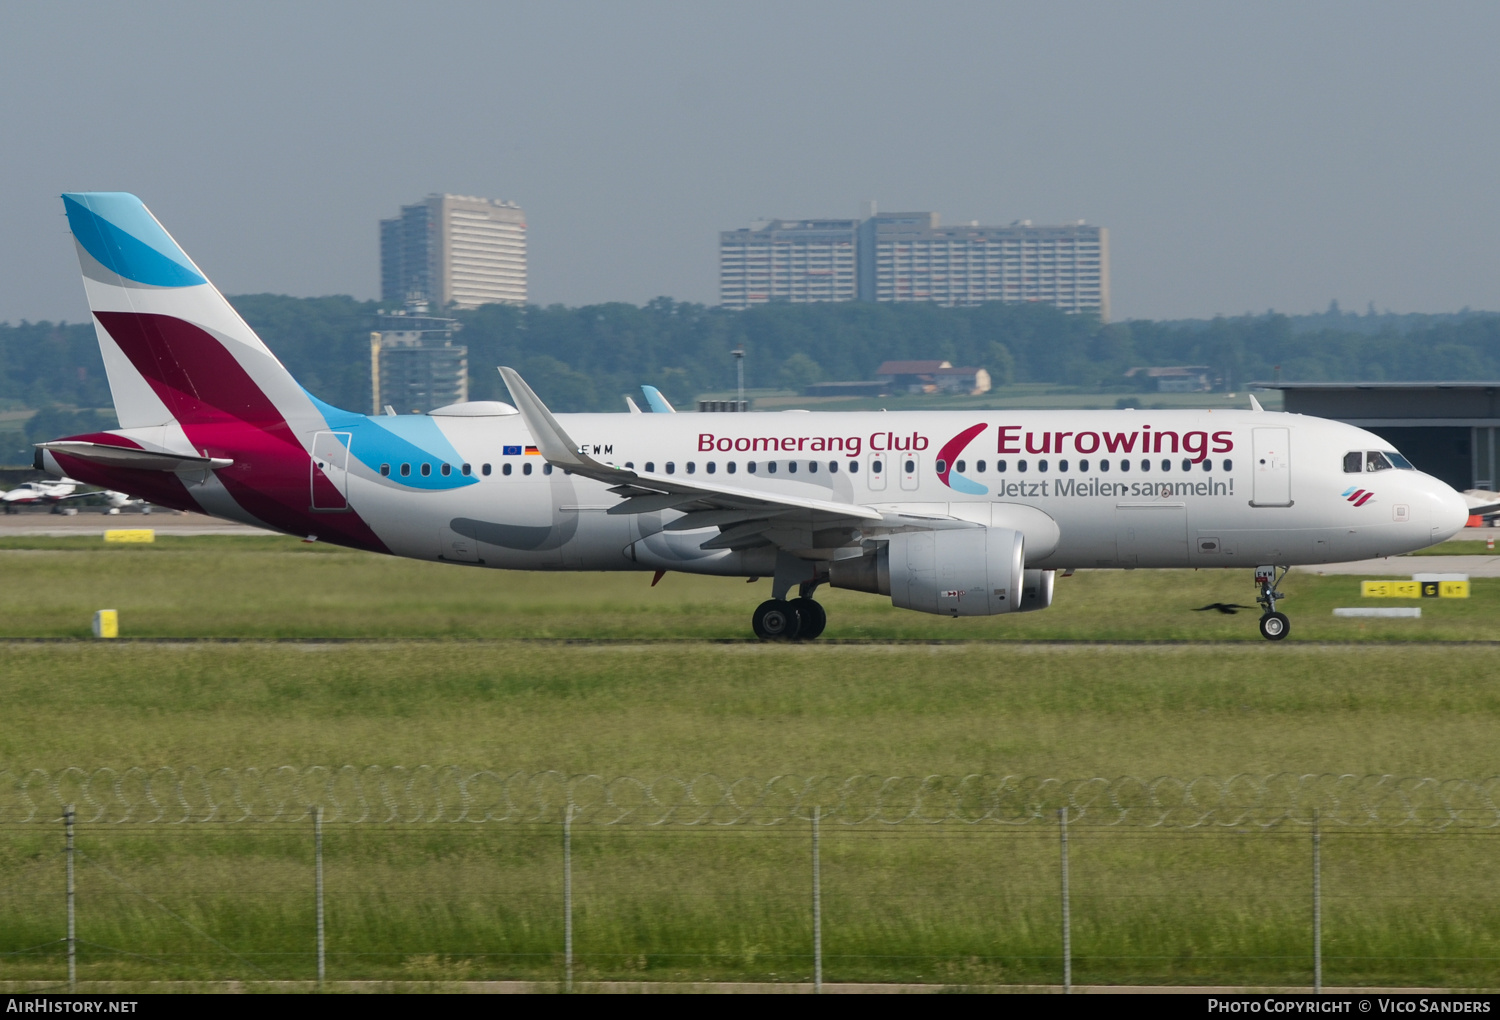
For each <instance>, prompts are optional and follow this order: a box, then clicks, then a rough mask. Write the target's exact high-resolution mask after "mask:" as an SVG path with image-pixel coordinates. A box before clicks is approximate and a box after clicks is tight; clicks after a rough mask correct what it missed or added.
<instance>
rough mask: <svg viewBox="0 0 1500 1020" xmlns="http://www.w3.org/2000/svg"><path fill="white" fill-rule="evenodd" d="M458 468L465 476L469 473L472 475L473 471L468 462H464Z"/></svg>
mask: <svg viewBox="0 0 1500 1020" xmlns="http://www.w3.org/2000/svg"><path fill="white" fill-rule="evenodd" d="M459 470H460V471H462V472H463V473H464V476H465V477H468V476H469V475H472V474H473V473H474V468H473V465H470V464H465V465H464V466H463V467H461V468H459Z"/></svg>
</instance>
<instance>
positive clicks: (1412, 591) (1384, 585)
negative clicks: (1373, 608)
mask: <svg viewBox="0 0 1500 1020" xmlns="http://www.w3.org/2000/svg"><path fill="white" fill-rule="evenodd" d="M1359 593H1360V595H1361V596H1363V597H1364V598H1367V599H1419V598H1421V597H1422V585H1421V584H1420V583H1419V582H1417V581H1361V582H1359Z"/></svg>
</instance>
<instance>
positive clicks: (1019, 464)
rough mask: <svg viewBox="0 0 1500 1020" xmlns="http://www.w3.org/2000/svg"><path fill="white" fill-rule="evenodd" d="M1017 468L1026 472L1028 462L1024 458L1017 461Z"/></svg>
mask: <svg viewBox="0 0 1500 1020" xmlns="http://www.w3.org/2000/svg"><path fill="white" fill-rule="evenodd" d="M1016 470H1017V471H1020V472H1022V473H1023V474H1024V473H1025V471H1026V462H1025V461H1024V460H1018V461H1016Z"/></svg>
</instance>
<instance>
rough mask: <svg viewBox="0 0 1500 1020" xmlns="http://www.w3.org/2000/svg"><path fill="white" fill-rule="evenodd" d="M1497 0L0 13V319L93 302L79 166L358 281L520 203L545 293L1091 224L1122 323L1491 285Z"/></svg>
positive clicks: (216, 257) (227, 265) (304, 263)
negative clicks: (893, 232)
mask: <svg viewBox="0 0 1500 1020" xmlns="http://www.w3.org/2000/svg"><path fill="white" fill-rule="evenodd" d="M1497 39H1500V5H1497V4H1494V3H1471V4H1463V3H1422V4H1412V3H1390V2H1377V0H1360V2H1353V3H1336V2H1328V0H1321V2H1318V3H1306V2H1303V0H1298V2H1292V3H1270V2H1256V3H1241V4H1224V3H1216V4H1204V3H1199V2H1195V3H1144V2H1134V3H1125V2H1108V3H1068V2H1059V0H1049V2H1045V3H1019V4H1007V3H998V2H988V3H975V4H964V3H935V2H932V0H924V2H922V3H889V2H876V0H867V2H861V3H839V2H816V0H799V2H789V3H782V2H756V3H745V2H741V3H710V2H705V0H697V2H692V3H628V2H624V0H614V2H609V3H584V2H573V3H565V2H550V3H519V4H503V3H497V2H486V3H474V4H465V3H442V2H424V3H420V4H417V3H411V4H397V3H381V2H373V0H359V2H323V3H317V2H307V0H300V2H296V3H276V2H267V0H256V2H255V3H242V4H218V3H203V2H201V0H194V2H190V3H180V4H179V3H131V4H106V3H88V4H85V3H69V2H56V0H53V2H48V3H41V2H35V3H33V2H25V0H12V2H9V3H5V4H4V5H0V96H3V97H4V98H3V101H0V183H3V185H4V189H5V200H4V202H3V203H0V281H3V282H0V321H5V320H10V321H16V320H18V319H21V318H29V319H41V318H47V319H58V318H65V319H68V320H71V321H78V320H80V319H84V318H86V317H87V306H86V305H85V303H84V299H83V288H82V285H81V283H80V281H79V278H78V268H77V263H76V261H75V259H74V255H73V248H72V244H71V242H70V240H69V239H68V236H67V227H66V221H65V219H64V218H63V213H62V203H61V202H60V201H59V200H58V198H57V196H58V194H59V193H60V192H62V191H65V190H110V191H116V190H119V191H133V192H135V193H136V194H138V195H140V196H141V197H142V198H143V199H144V200H145V202H146V204H147V205H149V206H150V207H151V209H152V211H153V212H155V213H156V215H157V216H158V218H160V219H161V220H162V221H163V223H164V224H165V225H166V227H167V229H168V230H170V231H171V232H172V233H173V234H174V235H175V236H176V237H177V239H178V241H179V242H181V243H182V245H183V246H184V247H185V248H186V249H187V251H188V253H189V254H191V255H192V256H193V258H194V259H195V260H196V261H197V262H198V263H199V265H200V266H202V267H203V269H204V270H205V271H206V272H207V273H208V274H209V276H210V277H211V278H212V279H213V280H214V282H215V283H217V284H218V285H219V287H220V288H221V289H222V290H224V291H226V292H227V293H250V292H260V291H274V292H281V293H287V294H297V295H317V294H334V293H339V294H353V295H355V296H357V297H361V298H365V297H374V296H377V290H378V272H377V269H378V266H377V263H378V243H377V228H376V221H377V220H379V219H380V218H381V217H383V216H392V215H394V214H395V213H396V211H397V207H398V206H399V205H400V204H402V203H404V202H413V201H416V200H418V199H419V198H421V197H422V196H424V195H426V194H427V193H429V192H433V191H451V192H458V193H465V194H476V195H483V196H486V197H491V198H505V199H513V200H515V201H517V202H519V203H520V204H521V206H522V207H523V208H524V209H525V210H526V213H527V221H528V226H529V233H530V245H531V294H532V298H533V300H535V301H537V302H540V303H543V304H547V303H552V302H563V303H567V304H584V303H591V302H598V301H632V302H642V301H645V300H648V299H650V298H652V297H654V296H656V295H661V294H665V295H669V296H672V297H676V298H679V299H684V300H692V301H703V302H710V303H711V302H714V301H716V300H717V295H716V286H715V279H716V273H715V259H716V252H717V248H716V245H717V231H719V230H723V229H731V228H735V227H741V226H746V225H748V223H749V221H750V220H752V219H756V218H760V217H772V216H783V217H796V216H854V215H856V214H857V212H858V209H859V203H860V201H861V200H865V199H875V200H877V201H878V202H879V204H880V208H881V209H884V210H888V211H896V210H903V209H923V210H925V209H931V210H936V211H938V212H940V213H941V214H942V215H943V217H944V222H953V221H967V220H973V219H977V220H980V221H981V222H984V223H1008V222H1010V221H1011V220H1014V219H1019V218H1027V219H1031V220H1034V221H1036V222H1039V223H1045V222H1057V221H1065V220H1075V219H1086V220H1088V221H1089V222H1090V223H1099V224H1103V225H1104V226H1106V227H1108V228H1109V230H1110V239H1111V250H1112V256H1113V289H1112V292H1113V300H1114V310H1115V315H1116V317H1117V318H1126V317H1150V318H1178V317H1186V316H1206V315H1213V314H1215V313H1225V314H1238V313H1242V312H1244V311H1247V310H1255V311H1263V310H1265V309H1266V308H1271V307H1274V308H1276V309H1279V310H1288V311H1297V312H1305V311H1314V310H1321V309H1322V308H1324V307H1326V306H1327V304H1328V301H1329V300H1330V299H1331V298H1337V299H1338V300H1339V301H1340V302H1341V303H1342V304H1343V305H1344V306H1345V307H1346V308H1358V309H1363V308H1364V307H1365V305H1366V303H1367V302H1368V301H1372V300H1373V301H1374V302H1375V303H1376V305H1377V306H1378V307H1380V308H1382V309H1384V308H1387V307H1388V308H1390V309H1393V310H1396V311H1444V310H1454V309H1457V308H1460V307H1462V306H1465V305H1468V306H1472V307H1475V308H1491V309H1500V260H1497V257H1496V251H1495V248H1496V239H1497V238H1500V200H1497V193H1500V175H1497V173H1496V168H1497V167H1500V59H1497V57H1496V53H1495V45H1496V40H1497Z"/></svg>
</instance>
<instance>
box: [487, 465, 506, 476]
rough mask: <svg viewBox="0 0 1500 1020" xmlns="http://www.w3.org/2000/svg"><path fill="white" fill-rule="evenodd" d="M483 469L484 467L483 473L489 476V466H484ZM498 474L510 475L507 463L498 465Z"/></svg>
mask: <svg viewBox="0 0 1500 1020" xmlns="http://www.w3.org/2000/svg"><path fill="white" fill-rule="evenodd" d="M484 467H485V471H484V473H485V474H489V473H490V472H489V467H490V466H489V465H488V464H486V465H485V466H484ZM500 473H501V474H506V475H508V474H510V464H509V463H505V464H501V465H500Z"/></svg>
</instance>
